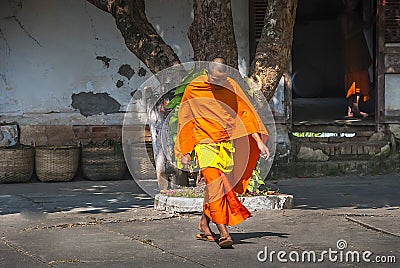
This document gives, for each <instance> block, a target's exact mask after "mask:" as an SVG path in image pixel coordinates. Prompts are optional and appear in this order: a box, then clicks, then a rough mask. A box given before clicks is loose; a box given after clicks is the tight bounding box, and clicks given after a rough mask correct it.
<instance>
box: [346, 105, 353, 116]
mask: <svg viewBox="0 0 400 268" xmlns="http://www.w3.org/2000/svg"><path fill="white" fill-rule="evenodd" d="M353 116H354V114H353V111H352V110H351V107H350V106H347V117H353Z"/></svg>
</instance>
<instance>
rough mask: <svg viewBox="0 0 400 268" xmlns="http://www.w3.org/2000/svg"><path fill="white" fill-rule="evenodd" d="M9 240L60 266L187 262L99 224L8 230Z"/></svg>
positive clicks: (141, 264)
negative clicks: (15, 231)
mask: <svg viewBox="0 0 400 268" xmlns="http://www.w3.org/2000/svg"><path fill="white" fill-rule="evenodd" d="M7 240H8V241H10V243H12V244H13V245H16V246H18V247H21V248H23V249H24V250H25V251H26V252H28V253H29V254H31V255H33V256H36V257H37V258H40V259H42V260H44V261H46V262H47V263H48V264H50V265H57V266H58V264H64V265H70V264H76V265H79V264H80V265H81V266H82V265H84V264H85V263H91V264H93V265H97V264H99V263H103V262H115V261H118V262H122V263H124V264H125V265H128V264H130V265H131V266H132V267H140V266H142V267H144V266H145V263H144V262H143V261H144V260H151V262H152V263H153V264H154V265H155V266H154V267H160V266H164V263H175V265H179V264H182V265H184V263H185V262H186V261H185V260H182V259H181V258H179V257H176V256H173V255H165V254H164V253H163V252H162V251H160V250H154V248H153V247H152V246H151V245H148V244H146V243H143V242H141V241H140V240H134V239H131V238H130V237H127V236H123V235H119V234H118V233H114V232H108V231H107V230H106V229H104V228H101V227H100V226H98V225H95V226H84V227H72V228H52V229H45V230H41V229H39V230H30V231H24V232H18V233H8V234H7ZM103 267H104V266H103ZM167 267H172V265H170V266H168V265H167Z"/></svg>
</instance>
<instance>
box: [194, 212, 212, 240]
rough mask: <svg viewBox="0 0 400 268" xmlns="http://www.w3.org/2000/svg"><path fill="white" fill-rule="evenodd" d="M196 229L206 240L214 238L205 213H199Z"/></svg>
mask: <svg viewBox="0 0 400 268" xmlns="http://www.w3.org/2000/svg"><path fill="white" fill-rule="evenodd" d="M197 229H198V230H199V231H200V232H201V233H203V234H204V235H206V236H207V239H208V240H210V241H212V240H214V235H213V233H212V231H211V229H210V218H209V217H207V215H206V214H204V212H203V213H202V214H201V218H200V222H199V225H198V227H197Z"/></svg>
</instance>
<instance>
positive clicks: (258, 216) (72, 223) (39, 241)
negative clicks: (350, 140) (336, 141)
mask: <svg viewBox="0 0 400 268" xmlns="http://www.w3.org/2000/svg"><path fill="white" fill-rule="evenodd" d="M273 183H275V184H273ZM269 184H271V185H272V186H275V187H279V190H280V191H281V192H285V193H293V194H294V196H295V204H296V205H297V207H296V208H294V209H290V210H269V211H256V212H253V217H251V218H249V219H248V220H246V221H245V222H243V223H241V224H240V225H238V226H235V227H231V228H229V231H230V232H231V234H232V237H233V239H234V240H235V242H236V244H235V245H234V248H233V249H227V250H221V249H219V247H218V245H217V244H216V243H210V242H205V241H197V240H195V238H194V235H195V234H196V232H197V230H196V227H197V223H198V221H199V218H200V216H199V215H197V214H181V215H179V214H175V215H173V214H169V213H164V212H160V211H154V210H153V209H152V208H150V207H151V206H150V207H149V206H148V202H149V201H148V200H147V199H146V198H143V199H140V198H142V194H143V192H142V191H140V189H139V188H138V187H135V185H133V186H132V182H130V181H120V182H100V184H98V185H96V182H86V181H81V182H68V183H61V184H58V183H57V184H43V183H32V184H19V185H16V184H13V185H11V184H9V185H2V187H0V195H11V196H13V197H22V199H18V198H17V199H14V200H15V207H17V208H18V209H20V212H19V213H14V212H15V211H18V210H15V211H14V212H13V213H5V212H2V213H0V233H1V234H2V238H1V239H0V266H1V267H246V268H247V267H310V266H311V267H397V266H396V264H384V265H383V264H377V263H372V264H366V263H360V264H356V263H332V262H324V263H323V264H321V263H319V264H314V265H313V264H310V263H290V262H289V263H279V262H277V261H276V260H275V261H274V262H273V263H271V262H269V261H266V262H264V263H261V262H259V261H258V260H257V254H258V252H260V251H261V250H263V249H264V248H265V247H268V249H269V250H274V251H280V250H284V251H285V252H290V251H295V250H298V251H306V250H315V251H317V252H321V251H322V250H328V249H329V248H332V249H336V248H337V245H336V243H337V241H338V240H339V239H344V240H345V241H346V242H347V248H346V249H349V250H358V251H362V250H370V251H372V252H374V254H376V255H378V254H379V255H394V256H397V263H398V262H399V261H400V259H399V258H400V247H399V245H400V238H399V237H396V236H394V235H389V234H385V233H382V232H378V231H376V230H373V229H370V228H366V227H364V226H362V225H360V224H358V223H355V222H352V221H350V220H348V219H346V217H352V218H355V219H357V220H360V221H361V220H364V221H365V222H367V223H369V224H371V225H374V226H376V227H380V228H382V229H385V230H386V231H393V232H397V230H398V229H397V228H398V224H397V222H398V219H399V217H400V204H399V200H398V198H397V196H398V189H399V186H400V176H399V175H395V176H380V177H377V178H373V177H366V178H365V179H364V178H358V177H353V178H338V177H337V178H320V179H298V180H297V179H295V180H285V181H278V182H269ZM3 186H4V187H3ZM97 186H101V187H97ZM130 191H132V192H131V194H132V195H129V192H130ZM46 192H47V194H49V195H48V196H51V197H52V198H50V199H49V200H48V201H51V202H54V203H56V204H62V208H63V210H62V211H60V212H49V211H46V206H44V205H43V204H44V203H43V204H42V203H38V201H39V200H40V201H44V200H45V199H43V198H44V197H46V195H45V194H46ZM71 193H79V194H77V195H76V196H73V197H72V199H71V200H69V201H68V200H67V199H64V197H65V196H66V195H70V194H71ZM118 195H120V196H121V195H123V196H124V197H128V199H129V200H130V203H129V204H131V207H129V209H127V210H123V211H119V210H117V209H116V208H118V201H119V200H118V199H117V200H116V202H115V203H116V204H114V203H112V202H110V201H107V200H109V199H111V198H112V197H113V196H118ZM26 197H29V198H31V200H29V199H28V201H29V202H28V201H26V200H27V199H25V198H26ZM87 197H93V202H97V204H100V205H104V202H109V204H108V207H109V208H112V209H110V211H109V212H106V211H102V210H100V209H99V210H96V211H92V212H91V211H87V210H85V209H86V208H88V206H86V205H85V204H83V202H82V200H83V201H86V200H87V199H86V198H87ZM58 198H60V199H58ZM136 198H138V200H136ZM32 199H35V201H32ZM104 199H106V200H104ZM60 200H62V202H60ZM120 200H121V203H122V200H123V199H122V198H121V199H120ZM46 201H47V200H46ZM139 201H140V202H139ZM35 202H36V203H35ZM102 202H103V203H102ZM113 202H114V201H113ZM135 202H137V203H135ZM49 204H50V203H49ZM82 204H83V205H82ZM135 204H136V205H137V207H136V205H135ZM35 205H36V207H35ZM100 205H99V206H98V207H100ZM114 205H115V207H113V206H114ZM1 206H2V204H1V203H0V208H1ZM29 206H31V207H34V209H32V208H30V207H29ZM123 206H124V207H125V206H126V204H123ZM9 207H10V208H12V207H13V204H12V203H9ZM372 216H373V217H372ZM212 228H213V230H214V231H216V229H215V226H213V227H212ZM42 264H43V265H44V266H43V265H42Z"/></svg>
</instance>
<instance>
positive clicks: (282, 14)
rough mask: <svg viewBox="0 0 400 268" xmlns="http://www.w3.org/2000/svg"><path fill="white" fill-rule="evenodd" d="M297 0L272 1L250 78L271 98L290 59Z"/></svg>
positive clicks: (268, 8)
mask: <svg viewBox="0 0 400 268" xmlns="http://www.w3.org/2000/svg"><path fill="white" fill-rule="evenodd" d="M296 8H297V0H268V7H267V10H266V13H265V18H264V27H263V29H262V32H261V37H260V41H259V43H258V45H257V49H256V55H255V58H254V60H253V62H252V64H251V68H250V74H249V77H250V78H251V80H252V81H253V88H254V89H255V91H257V90H261V92H262V94H263V95H264V96H265V97H266V98H267V100H268V101H269V100H270V99H271V98H272V97H273V95H274V93H275V90H276V88H277V86H278V83H279V80H280V79H281V77H282V75H283V72H284V71H285V69H286V68H287V65H288V63H289V60H290V55H291V50H292V42H293V27H294V22H295V18H296Z"/></svg>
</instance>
